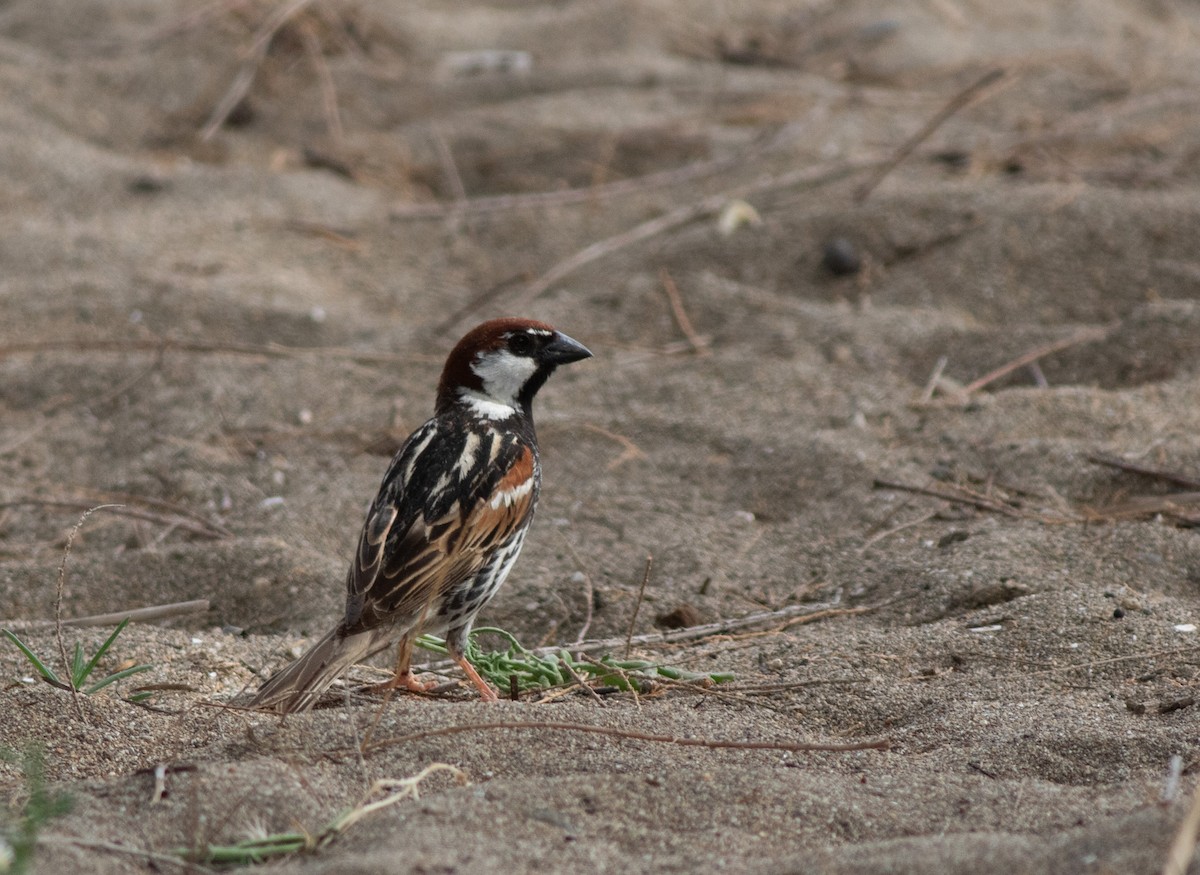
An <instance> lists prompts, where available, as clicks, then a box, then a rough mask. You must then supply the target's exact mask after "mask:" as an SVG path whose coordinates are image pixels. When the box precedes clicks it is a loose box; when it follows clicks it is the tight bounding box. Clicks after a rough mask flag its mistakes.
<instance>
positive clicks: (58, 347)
mask: <svg viewBox="0 0 1200 875" xmlns="http://www.w3.org/2000/svg"><path fill="white" fill-rule="evenodd" d="M164 351H166V352H194V353H211V354H215V355H244V356H254V357H256V358H315V359H345V360H347V361H352V362H356V363H358V364H371V365H378V364H384V365H392V364H405V363H411V362H441V361H442V359H440V358H436V357H434V356H428V355H395V354H393V353H384V352H364V351H362V350H353V349H345V348H342V347H329V346H326V347H320V346H317V347H311V346H306V347H299V346H283V345H281V344H277V343H269V344H253V343H215V342H210V341H204V340H168V339H166V338H163V339H159V340H132V341H128V340H65V341H64V340H50V341H34V342H30V343H12V344H9V345H7V346H2V347H0V360H3V359H6V358H8V357H9V356H13V355H24V354H37V353H42V352H81V353H94V352H113V353H120V354H129V353H134V352H152V353H155V354H159V353H162V352H164Z"/></svg>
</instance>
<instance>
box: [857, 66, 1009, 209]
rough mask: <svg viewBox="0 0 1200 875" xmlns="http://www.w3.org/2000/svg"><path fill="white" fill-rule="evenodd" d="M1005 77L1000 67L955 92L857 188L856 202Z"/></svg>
mask: <svg viewBox="0 0 1200 875" xmlns="http://www.w3.org/2000/svg"><path fill="white" fill-rule="evenodd" d="M1006 75H1007V72H1006V71H1005V70H1004V69H1003V68H1002V67H997V68H995V69H992V70H988V71H987V72H986V73H984V74H983V75H982V76H980V77H979V78H978V79H976V80H975V81H974V82H972V83H971V84H970V85H968V86H967V87H966V88H964V89H963V90H962V91H960V92H958V94H956V95H954V97H952V98H951V99H950V100H949V101H948V102H947V103H946V105H945V106H943V107H942V108H941V109H940V110H938V111H937V113H935V114H934V116H933V118H931V119H930V120H929V121H927V122H926V123H925V124H924V125H923V126H922V127H921V129H920V130H919V131H917V132H916V133H915V134H913V135H912V136H911V137H909V138H908V139H907V140H905V141H904V142H903V143H901V144H900V148H898V149H897V150H896V153H895V154H894V155H893V156H892V157H891V158H890V159H889V160H888V161H887V162H885V163H884V164H883V166H882V167H880V168H879V169H877V170H876V171H875V172H874V173H872V174H871V176H870V177H869V178H868V179H867V181H866V182H864V183H863V184H862V185H861V186H859V188H858V191H856V192H855V193H854V199H855V201H857V202H858V203H860V204H861V203H862V202H863V201H865V200H866V199H867V198H868V197H870V195H871V192H873V191H874V190H875V188H876V186H878V185H879V183H881V182H883V180H884V179H885V178H886V177H887V175H888V174H889V173H891V172H892V171H893V170H895V169H896V168H897V167H898V166H900V164H901V163H902V162H903V161H904V159H905V158H907V157H908V156H909V155H911V154H912V153H913V150H914V149H916V148H917V146H919V145H921V143H923V142H925V141H926V140H927V139H929V137H930V136H931V135H932V134H933V132H934V131H936V130H937V129H938V128H940V127H941V126H942V125H943V124H945V122H946V120H947V119H949V118H950V117H951V116H952V115H954V114H955V113H957V112H959V111H961V110H962V109H964V108H966V107H967V106H968V105H970V104H971V103H973V102H974V101H976V100H978V99H979V98H980V97H981V96H982V95H983V93H984V92H985V91H986V90H987V89H988V88H989V87H991V86H992V85H994V84H996V83H997V82H999V81H1001V80H1002V79H1004V78H1005V76H1006Z"/></svg>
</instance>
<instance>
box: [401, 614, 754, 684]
mask: <svg viewBox="0 0 1200 875" xmlns="http://www.w3.org/2000/svg"><path fill="white" fill-rule="evenodd" d="M484 633H491V634H493V635H499V636H500V637H501V638H503V639H505V640H506V641H507V642H508V649H507V650H495V651H484V650H482V649H480V647H479V645H478V643H477V642H476V640H475V638H476V636H477V635H482V634H484ZM416 644H417V646H418V647H420V648H422V649H424V650H429V651H431V652H433V653H439V654H445V653H446V652H447V651H446V643H445V641H443V640H442V639H441V638H437V637H436V636H433V635H422V636H421V637H419V638H418V639H417V641H416ZM465 656H466V657H467V660H468V661H469V662H470V663H471V664H472V665H473V666H475V668H476V669H477V670H478V671H479V673H480V674H481V675H483V676H484V677H485V678H486V679H487V680H488V681H490V682H491V683H492V684H493V685H495V686H496V687H498V688H499V689H501V690H507V689H510V688H511V685H512V683H513V680H512V679H513V678H516V685H517V689H518V690H519V691H522V692H524V691H526V690H544V689H550V688H552V687H564V686H570V685H571V684H575V683H578V682H579V680H584V681H586V682H587V683H588V685H589V686H592V687H610V688H616V689H618V690H621V691H624V692H630V691H633V692H637V693H647V692H650V691H651V689H653V687H654V683H655V681H656V680H670V681H677V682H682V683H698V684H720V683H726V682H727V681H731V680H733V674H732V673H730V672H691V671H685V670H684V669H681V668H675V667H673V666H669V665H660V664H658V663H655V662H649V661H647V660H644V659H616V658H614V657H613V656H611V655H608V656H604V657H603V658H601V659H595V660H586V661H584V660H576V659H575V657H573V656H572V655H571V654H570V652H569V651H567V650H566V649H565V648H560V649H559V650H558V651H557V652H555V653H547V654H540V653H536V652H535V651H532V650H530V649H528V648H527V647H525V646H524V645H522V644H521V642H520V641H518V640H517V638H516V636H514V635H513V634H512V633H511V632H507V631H505V630H504V629H497V628H495V627H483V628H480V629H476V630H474V631H473V632H472V633H471V635H470V637H469V638H468V639H467V652H466V654H465Z"/></svg>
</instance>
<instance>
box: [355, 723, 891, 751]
mask: <svg viewBox="0 0 1200 875" xmlns="http://www.w3.org/2000/svg"><path fill="white" fill-rule="evenodd" d="M501 729H515V730H519V729H531V730H536V731H537V732H545V731H558V732H586V733H592V734H594V735H608V736H611V737H613V738H626V739H630V740H633V741H650V742H657V743H661V744H679V745H685V746H689V747H707V748H713V749H727V750H782V751H791V752H797V753H799V752H811V751H833V752H846V751H856V750H887V749H888V748H889V747H890V746H891V742H890V740H889V739H887V738H874V739H869V740H867V741H856V742H850V743H847V744H836V743H829V744H827V743H822V742H791V741H733V740H726V739H715V738H681V737H679V736H675V735H655V734H650V733H646V732H638V731H636V730H633V729H617V728H615V727H609V726H592V725H590V724H587V723H566V722H558V721H550V720H531V721H513V722H498V723H470V724H466V725H463V726H443V727H441V728H439V729H427V730H425V731H424V732H414V733H411V734H409V735H400V736H396V737H393V738H383V739H380V740H379V741H374V742H371V743H370V744H369V745H367V747H366V750H364V751H363V753H364V755H365V754H368V753H374V752H375V751H377V750H382V749H383V748H385V747H394V746H396V745H403V744H409V743H411V742H414V741H421V740H424V739H426V738H437V737H440V736H446V735H458V734H460V733H464V732H492V731H495V730H501Z"/></svg>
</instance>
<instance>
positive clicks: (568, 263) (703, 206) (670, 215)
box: [513, 158, 877, 310]
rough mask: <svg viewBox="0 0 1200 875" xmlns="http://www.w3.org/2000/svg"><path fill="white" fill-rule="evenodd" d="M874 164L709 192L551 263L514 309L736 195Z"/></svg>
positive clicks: (836, 166)
mask: <svg viewBox="0 0 1200 875" xmlns="http://www.w3.org/2000/svg"><path fill="white" fill-rule="evenodd" d="M876 163H877V159H875V158H869V159H857V160H852V161H836V162H829V163H825V164H817V165H814V166H812V167H805V168H801V169H799V170H793V171H790V172H788V173H783V174H780V175H778V176H770V177H766V178H764V179H761V180H759V181H757V182H753V183H751V184H749V185H743V186H741V187H739V188H735V189H733V190H731V191H728V192H725V193H723V194H715V195H710V196H709V197H706V198H702V199H701V200H698V201H696V202H695V203H691V204H686V205H684V206H682V207H677V208H675V209H673V210H670V211H669V212H666V213H664V214H663V215H661V216H659V217H658V218H656V219H651V220H649V221H648V222H643V223H642V224H640V225H635V226H634V227H632V228H630V229H628V230H627V231H622V232H621V233H620V234H616V235H614V236H612V237H608V238H605V239H604V240H598V241H597V242H595V243H593V244H591V245H590V246H587V247H585V248H583V249H581V250H579V251H578V252H576V253H575V254H574V255H572V256H570V257H568V258H565V259H563V260H562V261H560V262H559V263H558V264H556V265H554V266H553V267H552V268H550V270H548V271H546V273H544V274H542V275H541V276H540V277H538V278H537V279H536V280H534V281H533V282H532V283H530V284H529V286H528V287H527V288H526V289H525V291H524V292H523V293H522V294H521V295H520V297H518V298H517V300H516V301H514V303H513V309H514V310H524V309H525V308H526V307H528V306H529V305H530V304H531V303H533V301H534V300H536V299H537V298H539V297H541V295H543V294H545V293H546V292H547V291H549V290H550V289H551V288H552V287H553V286H554V284H555V283H557V282H558V281H559V280H561V279H563V278H565V277H567V276H570V275H571V274H572V273H574V272H575V271H577V270H578V269H579V268H581V267H583V266H584V265H586V264H590V263H591V262H593V261H596V260H597V259H599V258H603V257H604V256H606V255H611V254H613V253H614V252H618V251H620V250H622V249H624V248H625V247H627V246H632V245H633V244H634V243H638V242H639V241H642V240H648V239H649V238H651V237H655V236H657V235H659V234H662V233H664V232H666V231H670V230H671V229H673V228H678V227H680V226H682V225H686V224H688V223H689V222H694V221H696V220H697V219H702V218H704V217H705V216H710V215H715V214H716V213H718V212H720V211H721V208H722V207H724V206H725V204H727V203H728V202H729V201H730V200H734V199H738V198H742V199H744V198H746V197H749V196H750V195H753V194H758V193H760V192H764V191H771V190H777V189H780V188H788V187H790V186H794V185H801V184H804V183H811V184H814V185H816V184H820V183H825V182H832V181H834V180H836V179H840V178H842V177H844V176H847V175H849V174H851V173H853V172H855V171H857V170H861V169H862V168H863V167H871V166H874V165H875V164H876Z"/></svg>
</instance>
